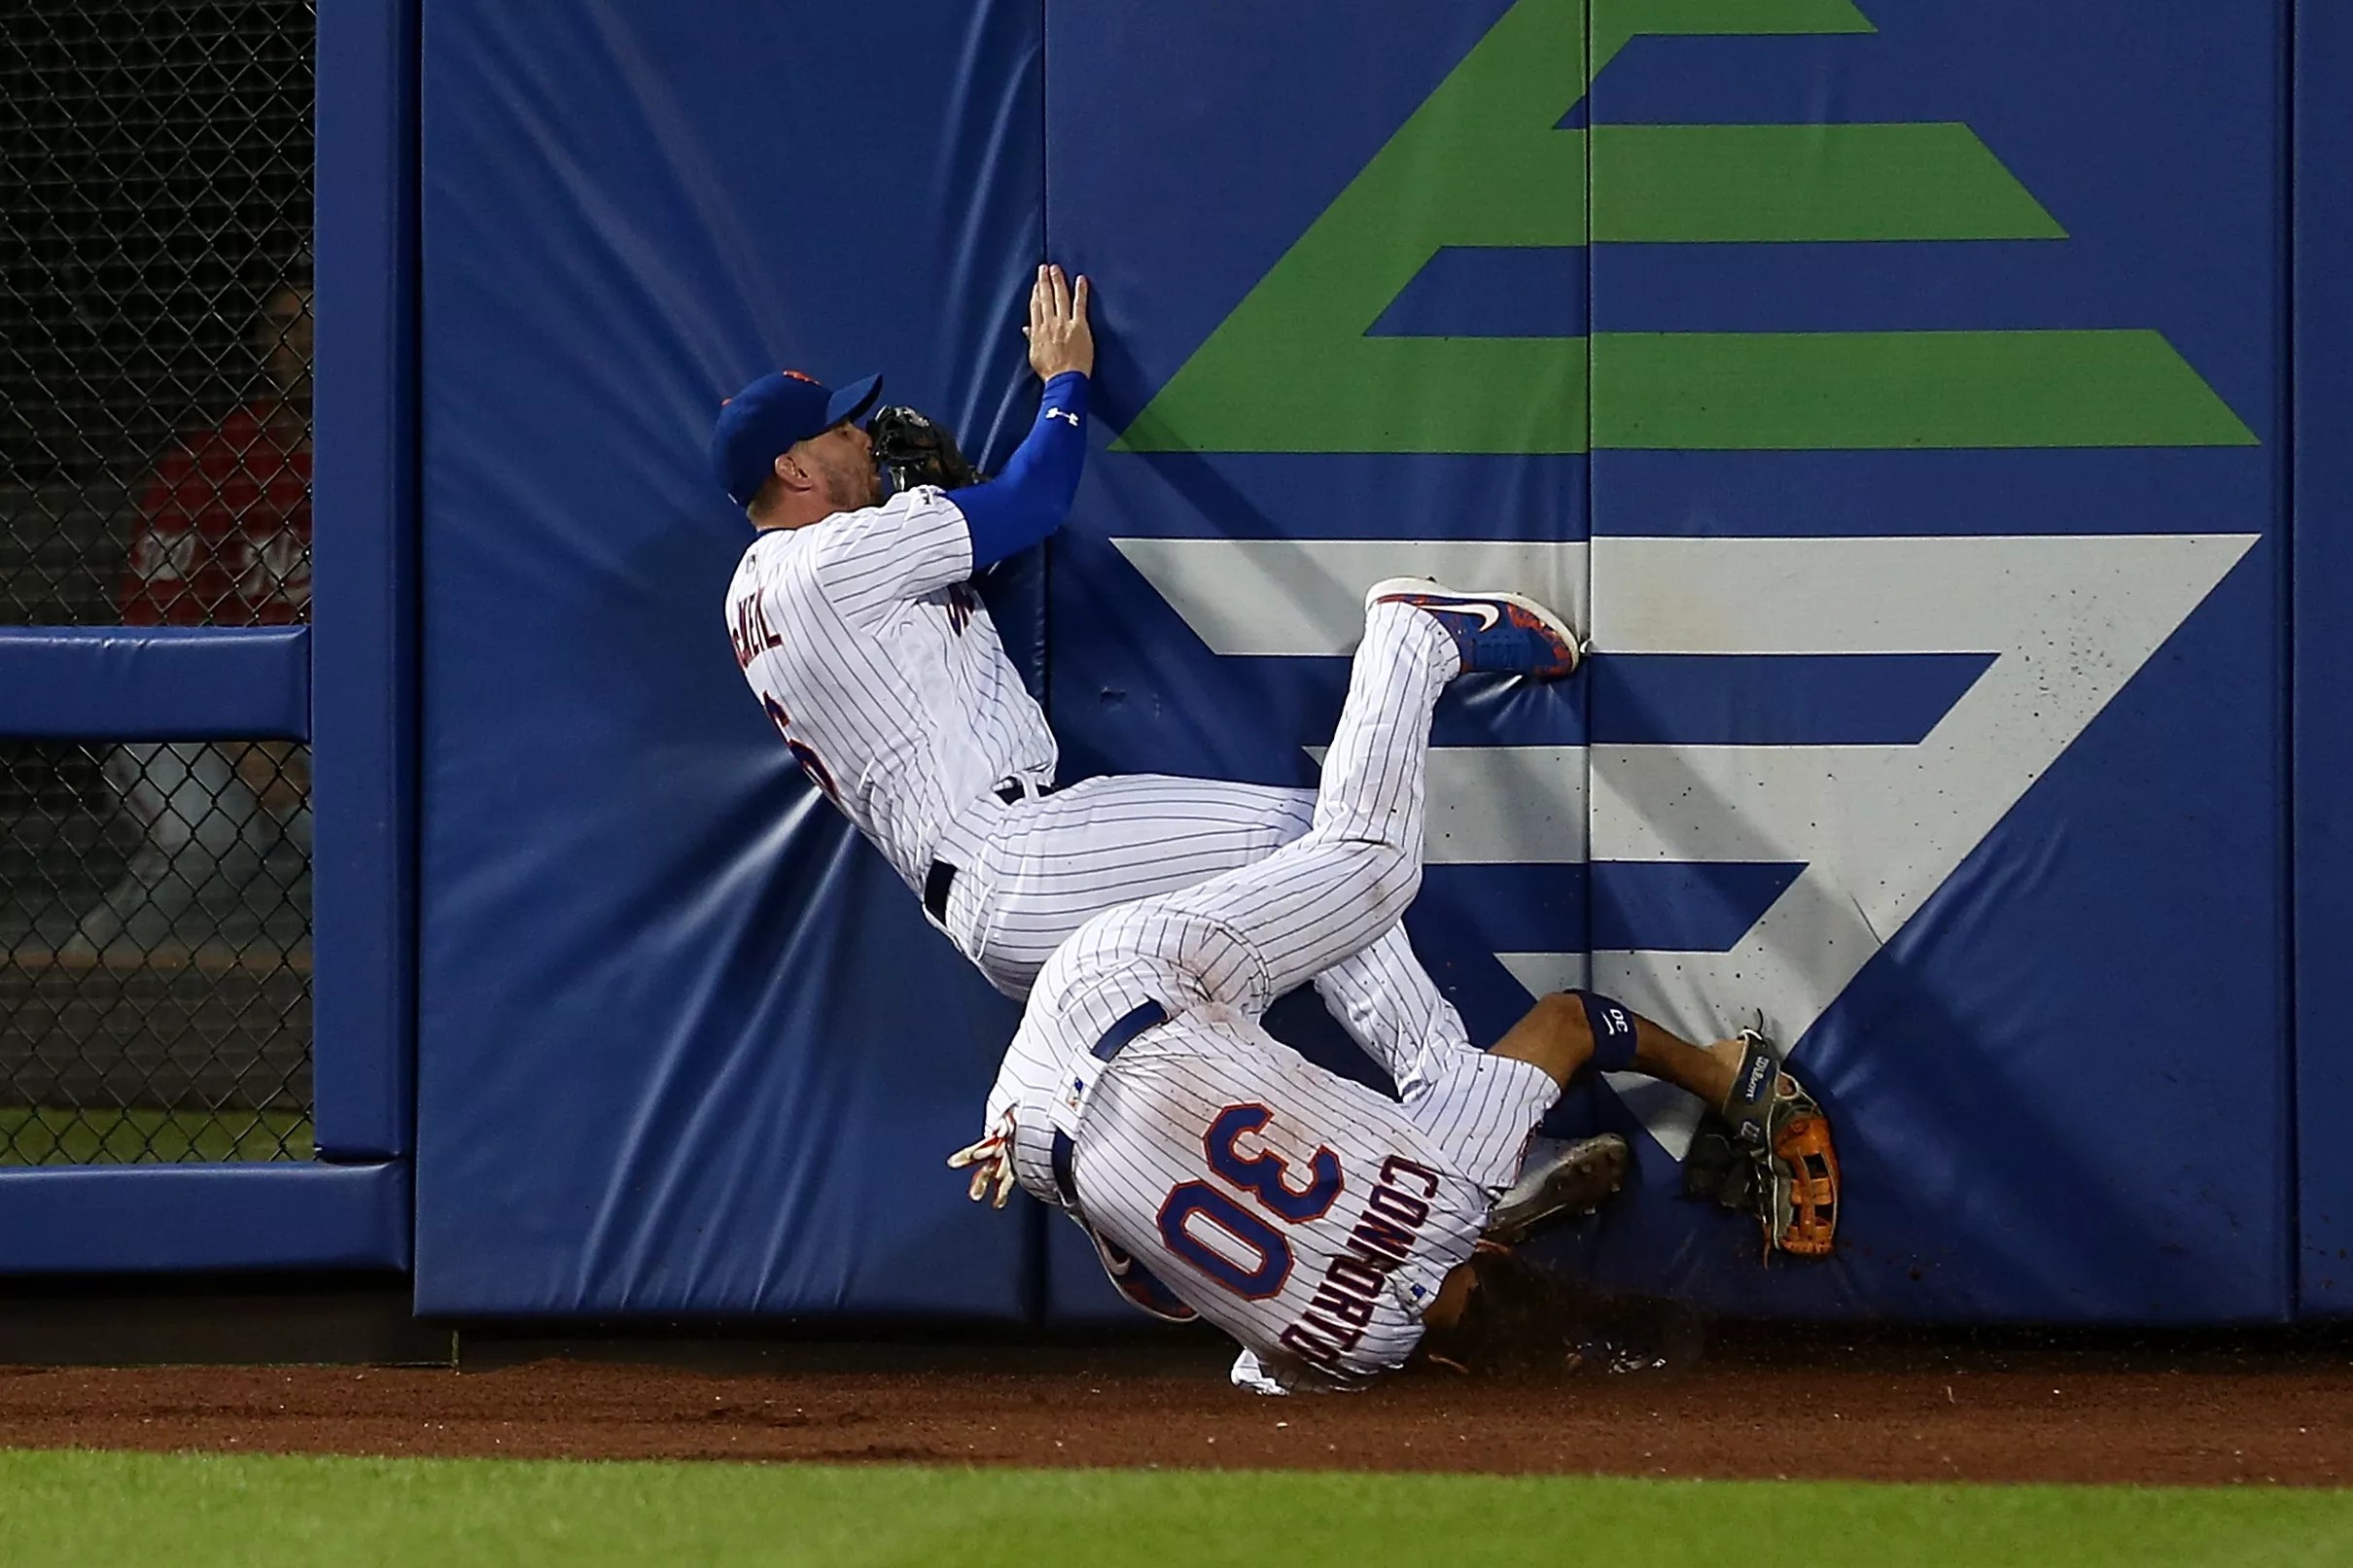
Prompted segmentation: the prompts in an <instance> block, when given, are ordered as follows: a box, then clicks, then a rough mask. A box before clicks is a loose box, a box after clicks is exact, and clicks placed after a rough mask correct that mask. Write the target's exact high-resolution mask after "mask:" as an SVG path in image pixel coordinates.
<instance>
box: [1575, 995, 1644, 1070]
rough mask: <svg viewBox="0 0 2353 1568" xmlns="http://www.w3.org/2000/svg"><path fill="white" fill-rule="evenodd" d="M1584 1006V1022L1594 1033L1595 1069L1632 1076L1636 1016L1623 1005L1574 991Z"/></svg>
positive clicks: (1605, 998) (1603, 997)
mask: <svg viewBox="0 0 2353 1568" xmlns="http://www.w3.org/2000/svg"><path fill="white" fill-rule="evenodd" d="M1569 994H1570V995H1571V996H1574V997H1576V998H1577V1000H1579V1001H1581V1002H1583V1003H1584V1004H1585V1022H1586V1023H1587V1025H1589V1026H1590V1027H1591V1028H1592V1029H1593V1031H1594V1065H1595V1066H1596V1067H1598V1068H1599V1069H1600V1070H1601V1071H1603V1072H1630V1071H1632V1070H1633V1064H1634V1015H1633V1009H1631V1008H1629V1007H1628V1006H1626V1004H1625V1003H1623V1002H1614V1001H1611V1000H1610V999H1609V998H1608V997H1607V996H1597V995H1596V994H1594V993H1592V992H1590V991H1572V992H1570V993H1569Z"/></svg>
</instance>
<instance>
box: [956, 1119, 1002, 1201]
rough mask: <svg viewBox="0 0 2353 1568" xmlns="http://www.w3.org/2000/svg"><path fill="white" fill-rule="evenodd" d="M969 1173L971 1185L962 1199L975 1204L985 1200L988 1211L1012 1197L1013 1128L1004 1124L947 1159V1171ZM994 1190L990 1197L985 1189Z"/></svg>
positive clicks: (989, 1193)
mask: <svg viewBox="0 0 2353 1568" xmlns="http://www.w3.org/2000/svg"><path fill="white" fill-rule="evenodd" d="M967 1167H969V1168H970V1170H971V1172H972V1181H971V1185H970V1186H968V1187H967V1188H966V1189H965V1196H966V1197H967V1198H969V1199H971V1200H972V1202H975V1203H977V1202H980V1201H981V1200H982V1199H984V1198H986V1199H988V1200H989V1206H990V1207H991V1208H1002V1207H1004V1206H1005V1200H1006V1199H1008V1198H1010V1197H1012V1196H1013V1129H1012V1126H1011V1124H1009V1123H1008V1124H1006V1125H1005V1126H1004V1127H1003V1129H1002V1130H1001V1131H999V1132H992V1133H990V1134H989V1135H988V1136H987V1137H985V1138H982V1139H981V1140H980V1141H979V1142H977V1143H968V1144H966V1146H965V1147H963V1148H961V1149H959V1150H957V1151H956V1152H955V1153H954V1154H951V1155H949V1156H948V1168H949V1169H951V1170H963V1169H966V1168H967ZM991 1187H995V1188H996V1189H997V1190H996V1192H995V1193H994V1194H991V1192H990V1191H989V1189H990V1188H991Z"/></svg>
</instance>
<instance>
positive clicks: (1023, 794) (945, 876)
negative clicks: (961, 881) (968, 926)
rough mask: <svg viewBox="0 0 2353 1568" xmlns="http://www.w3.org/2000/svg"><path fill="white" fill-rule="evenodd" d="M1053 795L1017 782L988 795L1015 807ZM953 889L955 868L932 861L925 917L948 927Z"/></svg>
mask: <svg viewBox="0 0 2353 1568" xmlns="http://www.w3.org/2000/svg"><path fill="white" fill-rule="evenodd" d="M1053 792H1054V786H1053V785H1052V784H1032V785H1030V786H1029V787H1028V788H1024V787H1022V782H1021V781H1020V780H1019V779H1007V780H1005V781H1004V782H1002V783H1001V784H998V785H997V786H996V787H995V788H993V789H991V790H990V791H989V793H990V794H992V795H995V796H996V797H997V798H998V799H999V800H1001V801H1003V802H1004V803H1005V804H1006V805H1008V806H1018V805H1020V804H1021V803H1022V802H1023V801H1025V800H1035V799H1039V798H1042V797H1044V796H1046V795H1050V794H1052V793H1053ZM955 886H956V868H955V867H954V866H952V865H950V864H948V862H947V861H945V860H934V861H932V862H931V870H929V871H927V872H925V873H924V913H925V914H927V915H929V916H931V918H932V919H933V920H935V921H937V922H939V923H940V924H942V925H945V924H947V923H948V889H950V888H953V887H955Z"/></svg>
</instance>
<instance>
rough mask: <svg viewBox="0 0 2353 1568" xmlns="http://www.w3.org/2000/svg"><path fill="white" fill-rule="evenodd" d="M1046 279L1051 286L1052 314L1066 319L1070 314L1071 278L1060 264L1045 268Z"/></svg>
mask: <svg viewBox="0 0 2353 1568" xmlns="http://www.w3.org/2000/svg"><path fill="white" fill-rule="evenodd" d="M1046 280H1047V282H1049V283H1050V284H1051V285H1052V286H1053V304H1054V314H1055V315H1057V316H1060V317H1062V318H1064V319H1065V320H1068V319H1069V318H1070V314H1071V280H1070V278H1069V277H1068V276H1067V275H1066V274H1065V273H1064V272H1063V270H1062V268H1061V267H1060V266H1050V267H1048V268H1046Z"/></svg>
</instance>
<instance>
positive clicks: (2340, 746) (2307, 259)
mask: <svg viewBox="0 0 2353 1568" xmlns="http://www.w3.org/2000/svg"><path fill="white" fill-rule="evenodd" d="M2295 59H2296V78H2295V104H2296V136H2295V161H2294V171H2295V235H2296V255H2295V278H2294V289H2295V331H2294V339H2293V342H2294V355H2295V368H2296V377H2295V406H2296V483H2295V509H2296V538H2295V556H2294V565H2293V567H2292V580H2293V582H2294V584H2295V593H2294V626H2295V639H2296V640H2295V649H2294V653H2293V655H2292V658H2291V671H2292V679H2293V682H2294V692H2295V708H2294V720H2295V735H2296V775H2295V788H2296V821H2295V829H2296V837H2295V844H2296V856H2295V876H2296V984H2297V998H2296V1021H2297V1109H2298V1112H2299V1120H2300V1126H2301V1130H2302V1136H2301V1137H2300V1140H2299V1143H2298V1153H2299V1159H2300V1184H2299V1198H2298V1205H2297V1216H2298V1220H2299V1222H2300V1226H2301V1230H2302V1247H2301V1265H2302V1267H2301V1270H2300V1281H2301V1298H2300V1305H2301V1307H2302V1309H2303V1310H2304V1311H2305V1312H2306V1313H2308V1314H2315V1315H2319V1314H2325V1315H2328V1316H2333V1317H2341V1316H2344V1315H2345V1314H2347V1313H2348V1312H2353V1139H2348V1138H2346V1136H2345V1134H2344V1126H2343V1121H2344V1118H2343V1114H2342V1108H2343V1107H2344V1106H2345V1105H2347V1104H2349V1103H2353V1048H2348V1047H2347V1045H2346V1043H2345V1026H2344V1003H2343V986H2342V984H2341V979H2340V977H2341V976H2342V975H2343V974H2344V972H2345V969H2346V966H2347V964H2348V963H2349V962H2353V797H2349V794H2348V790H2347V787H2346V780H2347V779H2348V778H2349V777H2353V711H2348V708H2347V705H2346V701H2345V691H2346V683H2347V675H2348V672H2353V619H2348V617H2347V616H2346V614H2345V610H2344V607H2345V602H2346V599H2347V596H2348V595H2353V512H2349V511H2348V505H2353V502H2349V500H2348V498H2353V447H2349V446H2348V444H2347V442H2346V439H2345V430H2346V425H2347V421H2348V420H2349V419H2353V190H2349V189H2348V187H2347V179H2346V170H2347V169H2348V168H2349V167H2353V115H2348V114H2347V112H2346V106H2345V91H2344V84H2345V82H2346V81H2347V80H2348V76H2349V74H2353V16H2348V15H2347V14H2346V13H2345V11H2344V8H2342V7H2341V6H2332V5H2328V4H2326V3H2325V0H2305V3H2304V4H2302V5H2300V6H2299V7H2298V8H2297V14H2296V52H2295Z"/></svg>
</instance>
